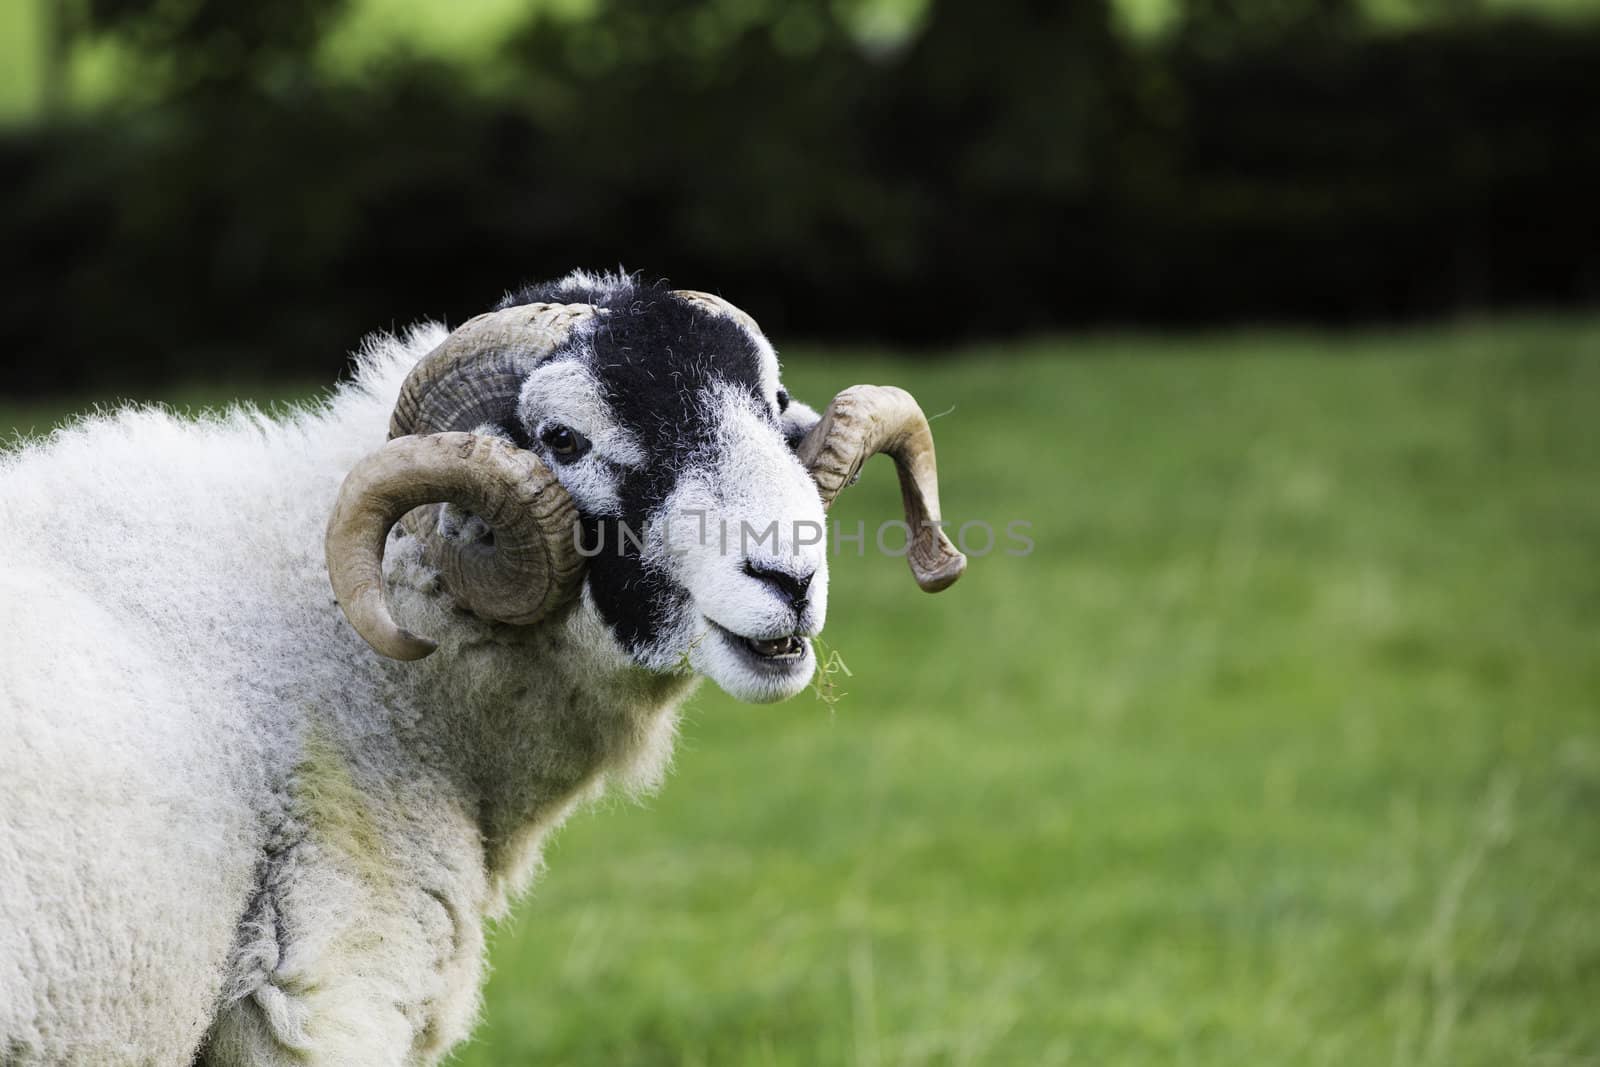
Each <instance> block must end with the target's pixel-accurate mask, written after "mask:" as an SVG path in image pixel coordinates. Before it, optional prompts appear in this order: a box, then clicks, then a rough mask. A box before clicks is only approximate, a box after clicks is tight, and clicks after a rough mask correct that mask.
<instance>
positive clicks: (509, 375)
mask: <svg viewBox="0 0 1600 1067" xmlns="http://www.w3.org/2000/svg"><path fill="white" fill-rule="evenodd" d="M594 314H595V311H594V308H593V307H591V306H590V305H588V304H527V305H523V306H520V307H514V308H507V309H504V310H502V311H496V312H491V313H490V314H487V315H479V316H478V317H477V318H475V319H471V320H469V321H468V322H466V323H465V324H463V325H462V326H461V327H460V328H459V329H457V330H456V331H454V332H453V333H451V334H450V336H449V337H447V338H446V339H445V340H444V342H443V343H442V344H440V345H439V347H438V348H436V349H434V350H433V351H432V352H431V353H429V354H428V355H427V356H425V357H424V358H423V359H422V360H421V361H420V362H419V363H418V364H417V366H416V367H415V368H414V369H413V370H412V372H411V374H410V375H409V376H408V377H407V378H406V381H405V384H404V385H403V386H402V387H401V390H400V397H399V399H398V400H397V402H396V403H395V408H394V412H393V414H392V416H391V417H390V422H389V436H390V441H389V443H388V444H386V445H384V446H383V447H382V448H380V449H378V451H376V452H374V453H372V454H371V455H369V456H367V457H366V458H365V459H363V460H362V461H361V462H360V463H358V464H357V465H356V466H355V467H354V468H353V469H352V470H351V471H350V474H349V475H348V476H347V477H346V478H345V481H344V485H343V486H341V487H340V490H339V498H338V501H337V502H336V504H335V507H334V512H333V516H332V518H331V519H330V520H329V522H328V532H327V538H326V541H325V545H324V547H325V550H326V553H327V562H328V574H329V577H330V579H331V580H332V583H333V589H334V595H335V597H336V598H337V599H338V601H339V604H340V606H341V607H342V608H343V609H344V613H345V617H346V618H348V619H349V620H350V623H351V625H352V626H354V627H355V629H356V631H357V632H358V633H360V634H361V636H362V637H363V638H365V639H366V640H367V642H368V643H369V644H371V645H372V647H373V648H375V649H376V650H377V651H378V652H380V653H382V654H383V655H385V656H390V657H393V658H395V659H420V658H421V657H423V656H426V655H427V654H428V653H430V652H432V651H433V649H434V647H435V645H434V642H432V641H430V640H428V639H427V638H424V637H420V636H418V635H416V634H413V633H411V632H410V631H408V630H405V629H403V628H402V627H400V626H399V625H398V624H397V623H396V622H395V621H394V617H393V613H392V611H391V610H390V604H389V598H388V594H387V592H386V591H385V589H384V585H383V550H384V543H385V540H386V538H387V536H388V533H389V530H390V528H391V527H393V526H394V524H395V523H396V522H401V523H402V525H403V526H404V528H405V530H406V531H407V532H408V533H410V534H411V535H412V536H414V537H416V538H417V539H418V540H419V541H421V542H422V546H423V558H424V559H425V560H426V561H427V562H428V563H429V564H430V565H431V566H433V567H435V568H436V569H437V570H438V572H439V578H440V580H441V581H442V582H443V583H444V586H445V588H446V589H448V590H449V591H450V593H451V594H452V595H453V596H454V597H455V598H456V601H457V602H458V603H459V604H460V605H461V606H462V607H463V608H466V609H467V610H469V611H471V612H473V613H474V614H476V615H479V616H481V617H483V618H486V619H493V620H496V621H499V622H507V623H513V624H517V625H526V624H529V623H533V622H537V621H538V620H539V619H541V618H544V617H546V616H547V615H549V614H551V613H553V612H555V611H557V610H559V609H560V608H561V607H562V606H564V605H565V604H567V603H570V602H571V601H572V599H573V598H575V597H576V595H577V591H578V586H579V582H580V578H581V575H582V571H583V567H582V563H583V560H582V557H581V556H580V555H579V553H578V548H577V544H576V543H575V540H574V533H573V528H574V524H575V523H576V521H577V509H576V507H575V506H574V505H573V503H572V500H571V498H570V497H568V496H567V493H566V491H565V490H564V489H562V487H561V486H560V484H559V483H558V482H557V481H556V478H555V476H554V475H553V474H552V473H551V472H550V470H549V468H547V467H546V466H545V465H544V463H543V462H542V461H541V460H540V459H539V458H538V456H536V455H534V454H533V453H532V452H529V451H526V450H524V449H520V448H518V447H516V446H515V445H513V444H511V443H510V442H508V441H505V440H503V439H502V438H501V437H500V436H497V435H491V434H487V433H479V432H476V431H479V430H480V429H481V428H483V427H485V426H488V427H502V426H512V425H515V413H516V405H517V400H518V396H519V393H520V390H521V387H522V383H523V381H524V380H525V379H526V377H527V375H528V373H529V372H530V371H531V370H532V369H533V368H534V367H535V366H537V365H538V364H539V363H540V362H541V361H542V360H543V359H545V358H547V357H548V356H549V355H550V354H551V352H553V351H554V350H555V349H556V348H557V347H559V346H560V345H561V344H562V343H563V342H564V341H565V340H566V339H567V338H568V336H569V335H570V334H571V332H572V330H573V329H574V328H575V327H577V326H578V325H580V324H581V323H583V322H585V321H587V320H588V319H590V318H592V317H593V315H594ZM443 504H453V505H456V506H457V507H460V508H463V509H465V510H466V511H469V512H471V513H472V514H474V515H476V516H478V517H479V518H480V519H482V520H483V521H484V522H485V523H486V524H487V525H488V526H489V528H490V530H492V531H493V534H494V536H493V538H492V541H487V542H462V541H460V540H457V539H455V538H450V537H447V536H445V535H444V534H443V533H441V532H440V529H439V518H440V515H439V510H440V507H441V506H442V505H443Z"/></svg>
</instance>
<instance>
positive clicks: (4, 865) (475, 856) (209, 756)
mask: <svg viewBox="0 0 1600 1067" xmlns="http://www.w3.org/2000/svg"><path fill="white" fill-rule="evenodd" d="M444 334H445V331H444V330H443V329H442V328H441V327H438V326H425V327H422V328H419V329H417V330H414V331H412V332H411V333H409V334H408V335H407V336H406V337H404V338H403V339H393V338H382V339H379V340H376V341H374V342H372V343H371V344H369V346H368V348H367V349H366V351H365V352H364V353H363V355H362V357H361V360H360V363H359V370H358V373H357V375H356V378H355V381H354V382H353V383H352V384H350V385H347V386H345V387H343V388H341V389H340V390H339V391H338V392H337V393H336V395H334V396H333V397H332V398H331V399H330V400H329V401H328V402H327V403H326V404H323V405H319V406H315V407H311V408H307V409H304V410H299V411H296V412H294V413H292V414H290V415H288V416H287V417H285V418H280V419H274V418H268V417H267V416H265V415H263V414H261V413H259V412H257V411H255V410H253V409H248V408H245V409H239V410H235V411H233V412H231V413H229V414H227V415H224V416H218V417H212V418H205V419H200V420H186V419H180V418H177V417H174V416H173V415H171V414H169V413H166V412H163V411H159V410H154V409H148V408H145V409H133V410H126V411H122V412H120V413H117V414H114V415H109V416H98V417H94V418H90V419H88V420H86V421H84V422H81V423H79V424H77V425H76V426H73V427H71V428H69V429H66V430H63V431H60V432H58V433H57V434H55V435H54V436H53V437H51V438H50V439H48V440H47V441H45V442H41V443H37V444H30V445H26V446H24V447H22V448H21V449H19V450H18V451H16V452H15V453H13V454H10V455H7V456H5V457H3V458H0V537H3V538H4V540H5V543H4V545H3V546H0V551H3V553H4V555H5V558H6V559H7V561H8V563H7V567H6V569H5V570H4V572H3V573H0V648H3V649H4V653H3V658H4V662H5V664H6V669H0V736H3V737H5V738H6V739H7V744H6V745H5V746H3V747H0V1061H3V1062H4V1063H6V1064H8V1065H10V1064H18V1065H22V1064H32V1063H65V1062H70V1063H74V1064H83V1065H90V1067H92V1065H96V1064H108V1065H109V1064H127V1063H160V1064H167V1063H170V1064H186V1063H189V1062H190V1061H191V1059H192V1058H194V1057H195V1056H196V1054H197V1050H198V1053H199V1055H200V1057H201V1062H204V1063H208V1064H213V1065H216V1067H221V1065H224V1064H252V1065H264V1064H276V1063H285V1064H287V1063H296V1064H304V1063H328V1064H335V1063H337V1064H346V1065H360V1064H411V1063H416V1064H426V1063H433V1062H436V1061H437V1060H438V1059H439V1058H441V1057H442V1056H443V1055H444V1054H445V1053H446V1052H447V1051H448V1050H449V1048H450V1047H451V1046H452V1045H453V1044H454V1043H455V1042H457V1041H458V1040H460V1039H461V1038H462V1037H464V1036H465V1035H466V1033H467V1032H468V1030H469V1029H470V1026H471V1023H472V1020H473V1018H474V1016H475V1014H476V1010H477V995H478V994H477V990H478V985H479V978H480V971H481V957H482V950H483V933H482V923H483V920H484V918H485V917H486V916H492V915H495V914H498V913H500V912H501V911H503V909H504V907H505V906H506V902H507V900H508V899H509V898H510V897H511V896H513V895H514V894H515V892H516V891H517V890H518V889H519V888H520V887H521V886H522V885H523V884H524V883H525V882H526V880H527V879H528V878H529V877H530V876H531V874H532V872H533V871H534V870H535V869H536V867H537V864H538V853H539V846H540V842H541V841H542V839H543V837H544V836H545V835H546V834H547V833H548V831H549V830H550V829H551V828H552V827H554V826H555V825H557V824H558V823H559V822H560V821H561V820H562V819H563V818H564V817H565V816H566V815H567V814H568V813H569V812H570V811H571V810H572V809H573V808H574V807H575V806H576V805H578V804H579V803H580V802H582V801H583V800H584V799H586V798H590V797H593V796H595V795H597V794H598V793H599V792H600V791H601V790H602V789H603V788H604V786H605V784H606V783H607V782H608V781H611V782H620V783H621V784H623V785H624V786H625V787H626V788H629V789H632V790H638V789H645V788H649V787H651V786H652V785H653V784H655V783H656V782H657V781H658V780H659V777H660V775H661V774H662V773H663V771H664V768H665V764H666V761H667V759H668V758H669V753H670V748H671V739H672V736H673V732H674V729H675V724H676V708H677V706H678V704H679V703H680V702H681V700H682V699H683V698H684V697H685V696H686V695H687V693H688V692H689V690H690V688H691V687H692V685H693V682H692V680H690V679H688V678H686V677H682V676H676V675H671V674H663V675H658V674H648V673H645V672H643V671H641V670H639V669H637V668H636V667H634V666H633V665H632V664H631V663H629V662H628V661H627V660H626V658H625V657H624V656H623V655H622V653H621V651H620V650H619V649H618V648H617V647H616V645H615V642H613V641H611V640H609V638H608V636H607V635H606V634H605V633H604V632H602V631H601V630H599V629H597V628H596V626H595V623H594V616H593V613H592V612H585V611H575V612H573V613H571V615H570V616H568V617H567V618H566V619H564V620H560V621H557V622H554V623H551V624H549V625H540V626H537V627H529V628H523V629H517V628H511V627H505V626H499V625H495V624H491V623H486V622H482V621H480V620H477V619H475V618H473V617H470V616H465V615H462V614H461V613H459V612H453V611H451V609H450V605H449V601H448V598H447V597H444V596H441V595H439V594H438V593H437V592H436V591H435V590H434V589H433V588H432V587H431V585H430V583H431V582H432V575H431V572H429V571H428V570H427V569H426V568H425V567H423V566H422V565H421V564H420V561H419V560H418V558H417V556H416V553H415V551H414V548H415V546H414V545H412V546H410V547H409V549H408V546H407V545H406V544H405V543H403V542H402V541H401V540H400V539H397V540H396V543H395V547H394V548H393V549H392V550H391V553H390V562H389V570H390V576H391V581H392V582H393V584H394V587H395V598H396V604H397V607H398V609H399V611H400V613H401V614H402V615H403V616H404V617H406V618H407V619H408V620H409V621H411V622H413V623H414V624H415V625H416V626H417V627H418V628H419V629H420V630H423V631H424V632H427V633H430V634H434V635H438V636H439V638H440V640H441V649H440V653H439V654H437V655H435V656H434V657H432V658H430V659H428V660H426V661H423V662H421V663H418V664H398V663H394V662H391V661H388V660H384V659H381V658H380V657H378V656H376V655H374V654H373V653H372V652H371V650H370V649H368V648H367V647H366V645H365V644H363V643H362V641H361V639H360V638H359V637H358V636H356V634H355V633H354V632H353V631H351V629H350V628H349V627H348V626H347V625H346V624H345V622H344V619H343V618H342V617H341V615H340V612H339V608H338V606H337V605H336V604H335V603H334V601H333V598H332V595H331V593H330V592H329V590H328V585H327V572H326V568H325V565H324V561H323V559H322V556H321V544H322V531H323V527H324V525H325V523H326V521H327V516H328V514H329V510H330V508H331V506H332V502H333V500H334V498H335V495H336V493H337V491H338V489H339V485H340V482H341V480H342V479H343V477H344V474H345V473H346V472H347V471H348V470H349V469H350V468H351V467H352V466H353V465H354V464H355V463H356V462H357V460H359V459H360V458H361V457H362V456H363V455H365V454H367V453H369V452H370V451H372V450H373V449H374V448H377V447H378V446H379V445H381V444H382V443H383V441H384V439H385V436H386V428H387V425H388V419H389V413H390V410H391V408H392V407H393V405H394V401H395V397H396V395H397V393H398V391H399V388H400V384H401V382H402V380H403V379H404V377H405V375H406V373H407V371H408V370H409V369H410V368H411V366H412V365H414V363H415V362H416V360H417V359H418V358H419V357H420V356H421V355H423V354H425V353H426V352H428V351H429V350H430V349H432V348H433V347H434V346H435V345H437V344H438V343H439V342H440V341H441V340H442V339H443V337H444ZM530 662H536V663H537V664H539V667H540V670H539V671H538V673H536V674H530V672H529V671H528V669H527V667H528V664H529V663H530ZM24 666H25V669H11V668H22V667H24ZM441 708H448V709H449V710H450V714H449V715H440V714H436V713H435V712H436V711H437V710H438V709H441ZM490 779H492V780H494V781H495V782H497V783H498V784H502V785H503V783H506V782H513V783H516V784H515V785H514V786H513V787H512V788H509V789H508V788H496V789H492V790H491V789H487V788H484V787H483V782H484V781H485V780H490Z"/></svg>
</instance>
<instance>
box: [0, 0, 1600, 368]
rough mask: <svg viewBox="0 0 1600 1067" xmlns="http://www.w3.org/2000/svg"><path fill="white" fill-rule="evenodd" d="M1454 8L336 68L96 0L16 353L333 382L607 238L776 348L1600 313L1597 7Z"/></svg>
mask: <svg viewBox="0 0 1600 1067" xmlns="http://www.w3.org/2000/svg"><path fill="white" fill-rule="evenodd" d="M352 2H354V0H352ZM1423 3H1424V6H1429V7H1434V8H1436V9H1437V10H1438V12H1439V17H1437V18H1435V19H1433V20H1431V21H1428V22H1425V23H1420V24H1418V25H1416V26H1414V27H1412V28H1411V29H1408V30H1405V31H1403V32H1386V33H1375V32H1373V31H1372V29H1371V27H1370V25H1368V22H1367V16H1366V15H1365V14H1364V11H1365V8H1364V7H1362V6H1361V5H1360V4H1358V3H1357V2H1356V0H1185V2H1184V3H1182V4H1181V5H1180V6H1179V8H1178V13H1177V16H1176V19H1175V21H1174V29H1173V31H1172V32H1171V33H1169V34H1166V35H1163V36H1160V37H1156V38H1133V37H1130V36H1128V35H1127V34H1125V33H1122V32H1119V29H1118V27H1119V18H1120V16H1119V14H1118V11H1117V9H1116V8H1115V7H1114V5H1113V4H1112V2H1111V0H1082V2H1077V3H1072V4H1060V3H1055V2H1047V0H1004V2H995V3H989V4H983V5H977V4H971V3H961V2H956V0H935V2H933V3H930V4H928V5H927V6H926V7H925V8H923V9H921V10H920V11H919V12H918V13H917V14H916V17H915V18H914V19H908V20H906V21H905V23H904V25H905V32H903V33H901V34H899V35H898V36H896V35H893V34H889V35H881V34H880V35H874V34H873V33H870V32H866V31H865V30H863V26H867V25H869V24H870V22H871V18H870V17H869V16H870V15H871V10H869V6H868V5H866V4H864V3H861V2H856V3H851V2H832V0H793V2H785V3H781V4H780V3H776V2H774V0H671V2H663V0H655V2H650V0H595V2H594V3H593V9H592V10H591V11H588V12H587V13H574V11H573V10H572V9H571V8H570V6H566V7H561V8H555V7H544V6H534V7H532V8H530V9H529V13H528V14H527V16H526V17H525V18H524V19H523V20H522V21H521V22H520V23H518V24H517V26H516V27H515V29H514V30H513V31H512V32H509V33H507V34H505V35H503V36H502V37H501V38H500V39H499V40H498V42H497V43H496V45H495V47H494V49H493V50H492V52H491V53H490V54H487V55H486V56H485V57H484V59H483V62H482V64H481V65H480V69H466V68H463V67H462V66H461V65H460V64H450V63H445V62H441V61H439V60H436V59H432V58H429V57H428V56H426V55H424V54H422V53H419V52H408V51H406V50H404V49H402V48H390V49H387V50H385V51H383V52H382V53H381V54H378V55H376V56H374V57H373V58H371V60H370V61H369V62H368V63H367V65H366V66H365V67H364V68H363V73H362V76H361V77H360V78H348V77H346V78H335V77H331V76H330V75H329V74H328V72H327V70H326V65H325V64H323V63H321V62H320V61H319V58H318V57H319V54H320V52H319V50H320V49H321V48H322V47H323V46H324V45H325V43H326V41H327V40H328V38H329V36H330V35H331V34H336V32H337V29H338V27H339V26H341V25H344V24H345V22H346V21H347V16H348V15H349V14H350V9H349V8H348V7H347V4H346V2H345V0H289V2H287V3H283V4H270V5H256V6H253V7H249V8H240V7H238V6H237V5H233V4H225V3H222V2H221V0H85V2H84V3H83V4H82V5H80V6H77V7H71V6H70V5H69V6H68V7H67V8H65V9H64V11H66V12H68V13H69V14H70V15H71V17H70V18H63V20H62V26H63V27H64V29H63V33H65V34H66V35H67V37H68V38H70V40H72V41H75V42H77V46H81V47H93V46H95V45H96V43H97V42H98V43H104V42H107V41H113V42H115V43H116V44H117V46H118V49H119V52H118V54H119V57H120V58H119V64H120V68H119V69H120V70H121V71H122V74H121V76H120V78H121V80H120V81H119V83H118V84H119V85H122V86H125V89H124V91H122V92H120V93H119V94H117V96H116V97H115V99H113V100H110V101H109V102H108V103H107V105H106V106H104V107H102V108H98V109H95V110H91V111H83V112H76V113H72V114H69V115H64V116H63V117H62V118H61V119H60V120H58V121H55V122H51V123H46V124H40V125H36V126H33V127H30V128H27V129H21V130H15V131H13V132H12V133H10V134H9V135H7V136H5V137H4V138H0V189H3V190H4V191H5V192H6V194H7V208H6V210H5V211H4V213H3V214H0V249H3V251H0V257H3V258H0V264H3V265H4V266H5V267H6V268H8V269H7V275H8V277H10V278H11V279H12V283H11V284H10V285H8V286H7V287H6V288H5V289H4V290H3V295H0V322H3V323H4V326H3V327H0V330H3V333H0V345H4V347H5V348H6V350H7V351H10V352H13V353H18V354H21V353H26V354H27V358H26V359H19V364H20V366H19V368H18V370H17V372H16V373H14V374H13V375H12V379H11V380H12V384H13V387H14V388H17V389H22V390H30V389H31V390H38V389H67V388H73V389H82V388H85V387H92V386H99V385H104V384H107V383H116V382H124V381H133V380H152V379H163V378H164V379H173V378H178V377H184V378H191V379H192V378H196V377H200V378H205V377H212V378H215V377H219V376H223V374H224V372H225V374H226V375H227V376H237V375H238V374H239V373H241V372H243V373H247V374H251V375H259V374H277V375H284V376H306V375H310V376H313V377H328V376H331V375H332V374H333V373H335V372H336V371H337V369H338V368H339V367H340V366H341V365H342V362H343V359H344V354H345V353H346V352H347V351H348V350H349V349H350V348H352V347H353V346H354V345H355V343H356V342H357V340H358V339H359V337H360V336H361V335H362V334H363V333H365V332H366V331H368V330H371V329H375V328H385V327H391V326H396V325H404V324H405V323H406V322H409V321H412V320H413V319H416V318H418V317H423V316H434V317H446V318H447V319H448V320H449V321H460V320H461V319H462V318H464V317H465V316H467V315H469V314H472V313H474V312H476V311H478V310H481V309H482V308H484V307H485V306H486V305H487V304H489V303H491V302H492V301H493V300H494V299H495V298H496V297H497V296H498V295H499V293H500V292H502V291H503V290H504V289H506V288H508V287H510V286H513V285H515V284H516V283H517V282H519V281H520V280H523V279H526V278H538V277H543V276H550V275H554V274H559V273H562V272H564V271H566V270H567V269H570V268H571V267H573V266H577V265H584V266H590V267H605V266H617V265H619V264H620V265H625V266H627V267H629V268H643V269H645V270H648V271H661V272H666V273H669V274H670V276H671V277H673V278H674V279H675V280H677V281H680V282H682V283H684V284H689V285H694V286H696V287H700V288H711V289H717V290H720V291H722V292H724V293H725V294H727V295H728V296H730V297H731V298H733V299H735V300H737V301H738V302H740V303H741V304H743V305H745V306H746V307H748V308H749V310H751V312H752V313H754V314H755V315H756V316H757V317H758V318H759V319H760V320H761V321H762V322H763V324H764V325H765V326H766V327H767V328H768V329H769V331H771V332H772V333H773V334H774V335H775V336H778V337H779V338H780V339H783V338H790V337H793V336H796V335H800V336H810V337H818V338H820V337H840V336H852V337H872V338H878V339H888V340H894V341H898V342H909V343H927V342H938V341H943V340H946V339H949V338H951V337H957V336H970V335H979V334H994V333H1006V332H1020V331H1026V330H1031V329H1039V328H1053V327H1059V326H1064V325H1075V324H1082V323H1104V322H1126V321H1134V320H1137V321H1147V322H1163V323H1188V322H1203V321H1218V320H1239V319H1283V318H1309V319H1316V320H1324V321H1340V320H1350V319H1374V318H1378V319H1382V318H1392V317H1397V316H1415V315H1423V314H1434V313H1439V312H1449V311H1456V310H1459V309H1462V308H1466V307H1481V306H1497V305H1505V304H1521V303H1530V302H1531V303H1541V304H1558V303H1576V302H1584V301H1592V300H1593V299H1594V298H1595V296H1596V294H1597V293H1600V249H1597V248H1596V247H1595V246H1594V244H1593V242H1591V241H1587V240H1585V239H1584V236H1583V235H1584V234H1586V233H1592V232H1597V231H1600V201H1597V200H1596V198H1595V197H1594V195H1593V189H1594V188H1596V187H1597V186H1600V127H1597V126H1596V125H1595V124H1594V122H1593V121H1592V117H1593V115H1594V114H1596V113H1597V112H1600V107H1597V105H1600V79H1596V78H1594V77H1593V73H1592V72H1593V71H1594V70H1595V69H1600V23H1595V22H1585V21H1582V20H1579V21H1574V22H1570V23H1565V24H1559V25H1558V24H1554V23H1545V22H1534V21H1528V20H1521V19H1508V18H1503V17H1490V16H1487V15H1482V14H1474V13H1473V12H1474V10H1475V9H1474V8H1472V7H1471V5H1470V4H1469V3H1468V0H1423ZM489 72H493V73H492V77H491V76H489ZM213 371H216V373H213Z"/></svg>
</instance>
